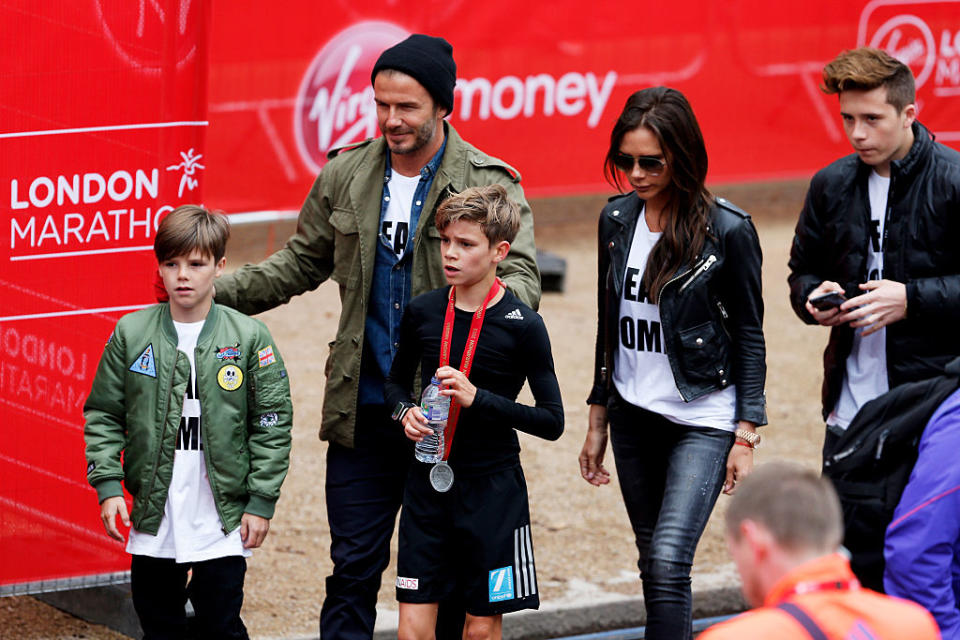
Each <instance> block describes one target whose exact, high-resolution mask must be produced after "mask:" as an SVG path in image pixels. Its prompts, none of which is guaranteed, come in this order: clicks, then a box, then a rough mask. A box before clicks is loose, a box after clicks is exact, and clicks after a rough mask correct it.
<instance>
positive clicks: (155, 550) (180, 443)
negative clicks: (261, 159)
mask: <svg viewBox="0 0 960 640" xmlns="http://www.w3.org/2000/svg"><path fill="white" fill-rule="evenodd" d="M173 325H174V327H176V330H177V338H178V343H177V349H179V350H180V351H182V352H183V353H185V354H186V355H187V357H188V358H189V360H190V384H189V385H188V387H187V392H186V393H185V394H184V398H183V413H182V415H181V416H180V427H179V429H178V432H177V445H176V450H175V452H174V458H173V476H172V478H171V480H170V489H169V491H168V492H167V503H166V505H165V506H164V509H163V519H162V520H161V522H160V529H159V530H158V531H157V535H155V536H152V535H150V534H148V533H141V532H139V531H137V530H136V529H133V528H131V529H130V538H129V539H128V540H127V553H130V554H133V555H141V556H151V557H154V558H174V559H176V561H177V562H202V561H204V560H212V559H214V558H223V557H226V556H239V555H242V556H244V557H249V556H251V555H252V552H251V551H250V550H249V549H244V548H243V540H241V538H240V528H239V527H237V528H236V529H234V530H233V531H231V532H230V533H229V534H226V535H225V534H224V533H223V528H222V527H223V524H222V523H221V521H220V515H219V514H218V513H217V507H216V503H215V502H214V500H213V492H212V491H211V489H210V479H209V478H208V477H207V463H206V460H205V459H204V457H203V440H202V438H201V429H200V423H201V420H202V415H201V407H200V399H199V398H198V397H197V395H198V394H197V368H196V363H195V362H194V351H195V350H196V347H197V338H198V337H199V336H200V330H201V329H203V321H200V322H189V323H185V322H174V323H173Z"/></svg>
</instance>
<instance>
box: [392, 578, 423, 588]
mask: <svg viewBox="0 0 960 640" xmlns="http://www.w3.org/2000/svg"><path fill="white" fill-rule="evenodd" d="M397 588H398V589H410V590H412V591H416V590H418V589H419V588H420V580H419V579H418V578H401V577H400V576H397Z"/></svg>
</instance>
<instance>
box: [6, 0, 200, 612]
mask: <svg viewBox="0 0 960 640" xmlns="http://www.w3.org/2000/svg"><path fill="white" fill-rule="evenodd" d="M208 12H209V6H208V4H207V3H205V2H202V1H197V0H193V1H191V0H156V1H153V2H147V3H144V2H140V3H135V2H127V1H125V0H91V1H90V2H82V3H73V2H71V3H59V2H58V3H37V2H33V1H32V0H17V1H13V0H4V1H2V2H0V24H2V25H3V33H4V34H5V38H6V40H5V43H4V49H5V52H6V53H5V54H4V55H3V57H2V62H0V65H2V66H0V84H2V86H3V87H4V91H3V93H2V95H0V114H2V117H0V206H2V211H3V222H2V225H0V228H2V231H0V265H2V267H0V407H2V409H3V415H4V419H3V420H2V421H0V443H2V444H0V465H2V468H3V482H2V483H0V539H2V542H0V595H5V594H10V593H24V592H28V591H40V590H51V589H60V588H65V587H66V586H78V585H85V584H97V583H101V582H103V581H109V580H110V579H112V578H113V576H112V574H113V573H114V572H122V571H124V570H126V569H127V568H128V567H129V556H127V555H126V553H124V550H123V546H122V545H121V544H120V543H117V542H114V541H112V540H111V539H110V538H108V537H107V536H106V534H105V532H104V531H103V525H102V524H101V523H100V520H99V508H98V506H97V498H96V493H95V492H94V491H93V490H92V489H91V488H90V487H89V485H88V484H87V482H86V464H85V462H84V457H83V446H84V445H83V433H82V432H83V416H82V411H81V409H82V406H83V403H84V400H85V399H86V395H87V393H88V392H89V389H90V383H91V380H92V377H93V374H94V371H95V369H96V366H97V363H98V361H99V359H100V354H101V352H102V349H103V346H104V344H105V342H106V340H107V338H108V337H109V336H110V333H111V331H112V328H113V325H114V323H115V322H116V320H117V319H118V318H119V317H120V315H122V314H123V313H125V312H127V311H129V310H132V309H136V308H140V307H142V306H144V305H146V304H148V303H150V302H151V299H152V290H151V281H152V276H151V274H152V272H154V271H155V269H156V261H155V259H154V258H153V252H152V247H153V236H154V234H155V232H156V229H157V225H158V223H159V221H160V219H161V218H162V216H163V215H164V214H165V213H166V212H168V211H170V210H172V209H173V208H174V207H176V206H177V205H178V204H181V203H185V202H196V201H199V200H200V198H201V190H202V187H203V182H204V177H203V171H204V170H205V168H206V162H207V161H206V159H205V158H204V157H203V151H204V141H205V133H206V124H207V123H206V72H207V58H206V45H205V42H206V38H205V36H206V33H207V30H208Z"/></svg>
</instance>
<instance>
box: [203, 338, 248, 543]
mask: <svg viewBox="0 0 960 640" xmlns="http://www.w3.org/2000/svg"><path fill="white" fill-rule="evenodd" d="M193 359H194V362H201V358H200V347H199V346H198V347H194V350H193ZM195 373H196V376H197V402H199V403H200V414H201V415H203V405H204V402H203V398H201V397H200V388H201V386H200V367H196V371H195ZM245 377H248V378H251V379H252V378H253V376H245ZM250 383H251V381H250V380H248V381H247V384H250ZM187 384H189V382H188V383H187ZM207 422H208V421H207V420H202V419H201V420H200V444H201V445H202V446H203V459H204V462H206V464H207V482H209V483H210V493H212V494H213V506H214V508H215V509H216V510H217V515H218V516H220V530H221V531H222V532H223V535H229V534H230V530H229V529H227V520H226V518H224V517H223V495H222V494H221V493H220V487H218V486H217V481H216V480H214V477H215V476H216V472H217V467H216V465H215V464H213V457H212V456H211V454H210V447H209V446H206V443H204V440H206V434H205V433H204V431H205V429H204V425H205V424H206V423H207Z"/></svg>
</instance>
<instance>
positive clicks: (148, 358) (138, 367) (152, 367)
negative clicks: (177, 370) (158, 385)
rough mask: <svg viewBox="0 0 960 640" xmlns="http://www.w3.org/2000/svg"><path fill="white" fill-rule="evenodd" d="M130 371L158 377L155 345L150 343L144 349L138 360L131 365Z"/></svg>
mask: <svg viewBox="0 0 960 640" xmlns="http://www.w3.org/2000/svg"><path fill="white" fill-rule="evenodd" d="M130 371H133V372H134V373H142V374H143V375H145V376H150V377H151V378H156V377H157V363H156V361H155V360H154V359H153V345H152V344H150V345H148V346H147V348H146V349H144V350H143V353H141V354H140V355H139V356H138V357H137V359H136V360H134V361H133V364H132V365H130Z"/></svg>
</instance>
